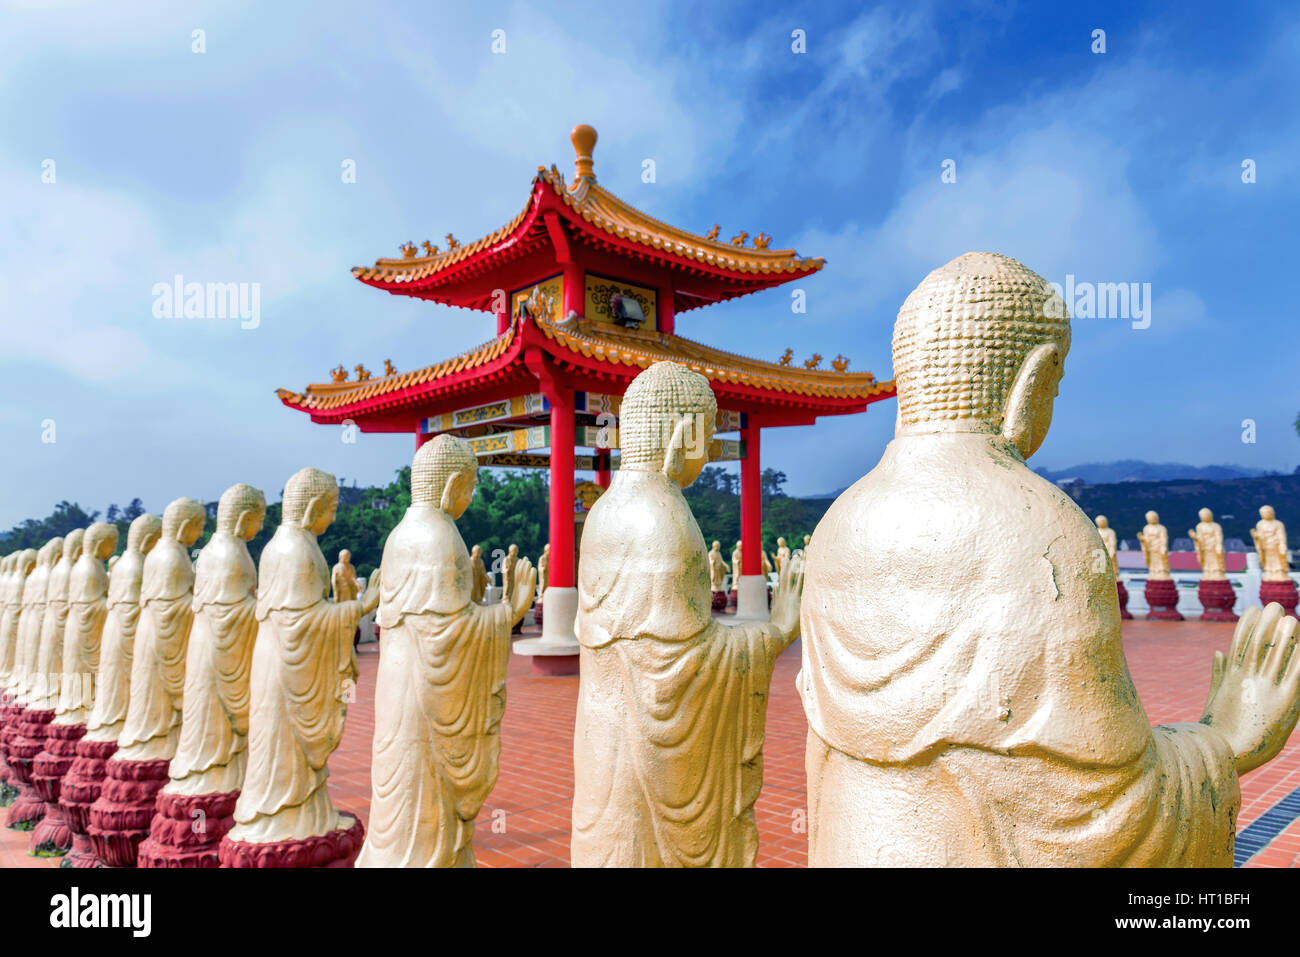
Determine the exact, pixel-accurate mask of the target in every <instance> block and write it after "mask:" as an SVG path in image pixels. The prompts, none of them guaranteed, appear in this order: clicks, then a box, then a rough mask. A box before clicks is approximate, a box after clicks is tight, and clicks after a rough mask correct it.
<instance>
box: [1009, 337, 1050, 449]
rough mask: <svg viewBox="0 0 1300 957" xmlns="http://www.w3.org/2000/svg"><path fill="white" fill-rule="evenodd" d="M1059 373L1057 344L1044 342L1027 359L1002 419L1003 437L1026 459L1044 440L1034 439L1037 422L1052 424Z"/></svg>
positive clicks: (1017, 377)
mask: <svg viewBox="0 0 1300 957" xmlns="http://www.w3.org/2000/svg"><path fill="white" fill-rule="evenodd" d="M1060 371H1061V350H1060V348H1059V347H1057V345H1056V343H1054V342H1044V343H1041V344H1039V345H1037V346H1035V347H1034V349H1033V351H1031V352H1030V353H1029V355H1027V356H1025V361H1024V362H1022V363H1021V364H1020V371H1019V372H1017V373H1016V381H1015V382H1014V383H1013V384H1012V386H1011V394H1010V395H1009V396H1007V403H1006V407H1005V411H1004V413H1003V416H1002V434H1003V436H1005V437H1006V438H1007V439H1009V440H1010V441H1011V442H1012V443H1013V444H1014V445H1015V446H1016V448H1017V449H1019V450H1020V454H1021V455H1022V456H1023V457H1024V458H1029V456H1031V455H1033V454H1034V452H1035V451H1037V449H1038V446H1040V445H1041V444H1042V442H1043V438H1044V436H1042V435H1037V436H1036V435H1034V425H1035V422H1036V421H1038V422H1043V421H1046V422H1050V421H1051V414H1050V409H1051V404H1052V402H1053V401H1054V400H1055V398H1056V387H1057V386H1058V385H1059V384H1060V381H1061V375H1060ZM1044 405H1046V407H1047V409H1046V410H1044V408H1043V406H1044ZM1043 411H1047V413H1048V414H1047V415H1046V416H1045V417H1044V416H1043V415H1041V414H1040V413H1042V412H1043ZM1041 430H1042V428H1041V426H1040V431H1041Z"/></svg>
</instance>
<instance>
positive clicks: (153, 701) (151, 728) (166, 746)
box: [112, 498, 207, 761]
mask: <svg viewBox="0 0 1300 957" xmlns="http://www.w3.org/2000/svg"><path fill="white" fill-rule="evenodd" d="M206 520H207V511H206V510H205V509H204V508H203V505H202V504H201V503H199V502H196V501H195V500H194V499H192V498H178V499H176V500H175V501H174V502H172V503H171V504H170V505H168V506H167V508H165V509H164V510H163V517H162V535H161V536H160V537H159V539H158V544H156V545H155V546H154V547H153V548H152V549H150V551H149V554H148V556H147V557H146V558H145V560H144V572H143V574H142V576H141V581H140V620H139V624H138V625H137V627H136V633H135V642H134V644H133V646H132V658H131V692H130V701H129V702H128V704H127V711H126V723H125V724H124V725H123V727H122V734H121V735H120V736H119V737H118V739H117V753H116V754H115V755H113V758H112V760H113V761H170V760H171V759H172V757H173V756H174V755H175V754H176V744H177V742H178V741H179V740H180V730H181V694H182V692H183V690H184V686H185V655H186V651H187V650H188V648H189V642H190V629H191V627H192V626H193V624H194V607H193V602H194V564H193V562H192V561H191V559H190V548H191V546H193V544H194V543H195V542H196V541H198V538H199V536H200V535H201V534H202V533H203V525H204V522H205V521H206ZM118 564H119V565H121V562H119V563H118Z"/></svg>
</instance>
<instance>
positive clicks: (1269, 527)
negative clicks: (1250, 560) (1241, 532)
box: [1250, 505, 1291, 582]
mask: <svg viewBox="0 0 1300 957" xmlns="http://www.w3.org/2000/svg"><path fill="white" fill-rule="evenodd" d="M1250 537H1251V538H1252V539H1254V540H1255V551H1256V552H1258V553H1259V567H1260V569H1261V570H1262V571H1263V578H1264V581H1266V582H1281V581H1288V580H1289V579H1290V578H1291V563H1290V561H1289V558H1288V554H1287V547H1286V526H1285V525H1283V524H1282V523H1281V522H1279V521H1278V520H1277V515H1276V514H1274V512H1273V506H1271V505H1265V506H1264V507H1263V508H1261V509H1260V510H1259V522H1258V523H1257V524H1256V525H1255V527H1254V528H1252V529H1251V530H1250Z"/></svg>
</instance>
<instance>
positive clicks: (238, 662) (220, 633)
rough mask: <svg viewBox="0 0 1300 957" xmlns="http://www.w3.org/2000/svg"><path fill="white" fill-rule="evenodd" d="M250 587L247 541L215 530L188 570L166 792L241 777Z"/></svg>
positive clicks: (229, 787)
mask: <svg viewBox="0 0 1300 957" xmlns="http://www.w3.org/2000/svg"><path fill="white" fill-rule="evenodd" d="M256 586H257V569H256V567H255V566H254V565H253V560H252V558H250V557H249V554H248V546H247V545H245V544H244V542H243V541H242V540H241V539H239V538H237V537H236V536H234V535H232V534H230V533H229V532H217V533H216V534H214V535H213V536H212V540H211V541H210V542H208V544H207V545H206V546H205V547H204V549H203V551H201V552H200V553H199V560H198V564H197V567H196V569H195V572H194V626H193V629H192V630H191V632H190V643H189V651H188V652H187V655H186V661H185V692H184V697H183V702H182V708H181V711H182V721H181V736H180V742H179V744H178V745H177V748H176V756H175V757H174V758H172V763H171V766H170V767H169V768H168V774H169V776H170V777H171V781H170V782H168V784H167V786H166V787H165V788H164V790H165V791H167V793H169V794H226V793H229V792H231V791H235V790H238V789H239V787H240V785H241V784H242V782H243V779H244V769H245V762H246V758H247V753H246V751H247V735H248V704H249V676H250V673H251V671H252V663H253V641H254V639H255V638H256V637H257V594H256Z"/></svg>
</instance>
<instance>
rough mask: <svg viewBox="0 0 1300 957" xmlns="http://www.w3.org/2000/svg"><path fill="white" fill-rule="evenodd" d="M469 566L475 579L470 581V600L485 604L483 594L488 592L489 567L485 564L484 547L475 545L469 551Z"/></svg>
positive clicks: (477, 603)
mask: <svg viewBox="0 0 1300 957" xmlns="http://www.w3.org/2000/svg"><path fill="white" fill-rule="evenodd" d="M469 568H470V572H471V573H472V574H473V580H472V582H471V583H470V593H469V600H470V601H472V602H474V604H476V605H481V604H483V596H484V595H486V594H487V587H488V573H487V568H486V567H485V566H484V565H483V547H482V546H481V545H475V546H474V547H473V548H472V549H471V550H470V553H469Z"/></svg>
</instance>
